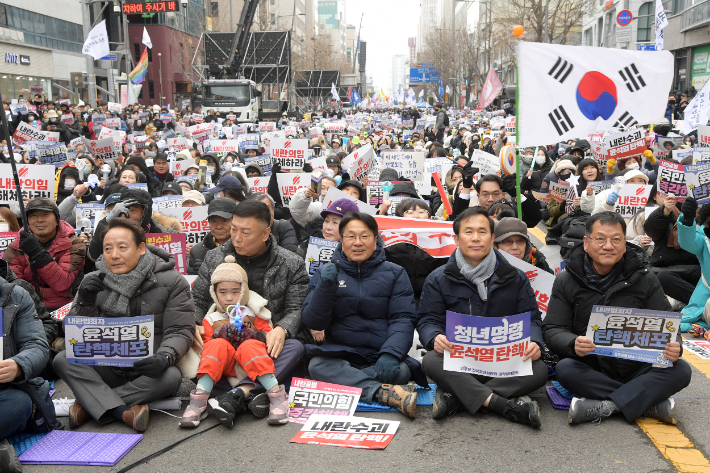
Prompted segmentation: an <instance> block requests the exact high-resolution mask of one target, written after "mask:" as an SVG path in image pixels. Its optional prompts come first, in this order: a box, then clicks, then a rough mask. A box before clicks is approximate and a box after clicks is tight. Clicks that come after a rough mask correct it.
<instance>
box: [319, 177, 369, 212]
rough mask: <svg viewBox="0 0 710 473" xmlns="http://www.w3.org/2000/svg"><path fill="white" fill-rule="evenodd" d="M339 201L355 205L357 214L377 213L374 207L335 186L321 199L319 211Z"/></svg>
mask: <svg viewBox="0 0 710 473" xmlns="http://www.w3.org/2000/svg"><path fill="white" fill-rule="evenodd" d="M306 176H310V174H306ZM340 199H348V200H349V201H350V202H352V203H354V204H355V205H357V210H358V211H359V212H364V213H366V214H368V215H375V214H376V213H377V209H376V208H375V207H374V206H372V205H369V204H368V203H366V202H363V201H361V200H360V199H358V198H357V197H353V196H351V195H350V194H346V193H345V192H343V191H341V190H340V189H338V188H337V187H335V186H330V187H329V188H328V191H327V192H326V193H325V196H324V197H323V205H321V211H323V210H325V209H327V208H328V207H329V206H330V204H332V203H333V202H335V201H336V200H340Z"/></svg>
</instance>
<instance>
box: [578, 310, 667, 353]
mask: <svg viewBox="0 0 710 473" xmlns="http://www.w3.org/2000/svg"><path fill="white" fill-rule="evenodd" d="M680 319H681V314H680V313H679V312H662V311H660V310H647V309H629V308H626V307H607V306H600V305H595V306H593V307H592V313H591V315H590V316H589V323H588V324H587V333H586V336H587V338H589V339H590V340H592V341H593V343H594V350H593V351H591V352H590V353H594V354H595V355H602V356H611V357H614V358H621V359H624V360H634V361H642V362H646V363H653V364H655V365H663V366H672V365H673V362H671V361H670V360H668V359H667V358H666V357H665V356H663V350H665V349H666V345H667V344H668V343H671V342H675V341H676V337H677V335H678V333H679V332H680Z"/></svg>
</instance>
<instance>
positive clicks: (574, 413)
mask: <svg viewBox="0 0 710 473" xmlns="http://www.w3.org/2000/svg"><path fill="white" fill-rule="evenodd" d="M617 410H618V408H617V407H616V404H614V403H613V402H612V401H597V400H596V399H586V398H583V397H573V398H572V401H571V402H570V406H569V411H568V412H567V421H568V422H569V423H570V424H584V423H586V422H601V421H602V419H606V418H607V417H609V416H611V415H612V414H613V413H614V412H616V411H617Z"/></svg>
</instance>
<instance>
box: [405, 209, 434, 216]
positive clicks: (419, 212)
mask: <svg viewBox="0 0 710 473" xmlns="http://www.w3.org/2000/svg"><path fill="white" fill-rule="evenodd" d="M403 215H404V216H405V217H409V216H412V215H418V216H420V217H428V216H429V212H428V211H427V210H426V209H417V210H405V211H404V214H403Z"/></svg>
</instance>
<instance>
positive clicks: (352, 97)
mask: <svg viewBox="0 0 710 473" xmlns="http://www.w3.org/2000/svg"><path fill="white" fill-rule="evenodd" d="M360 102H362V99H361V98H360V95H358V93H357V90H355V89H353V92H352V94H350V103H351V104H353V105H357V104H359V103H360Z"/></svg>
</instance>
